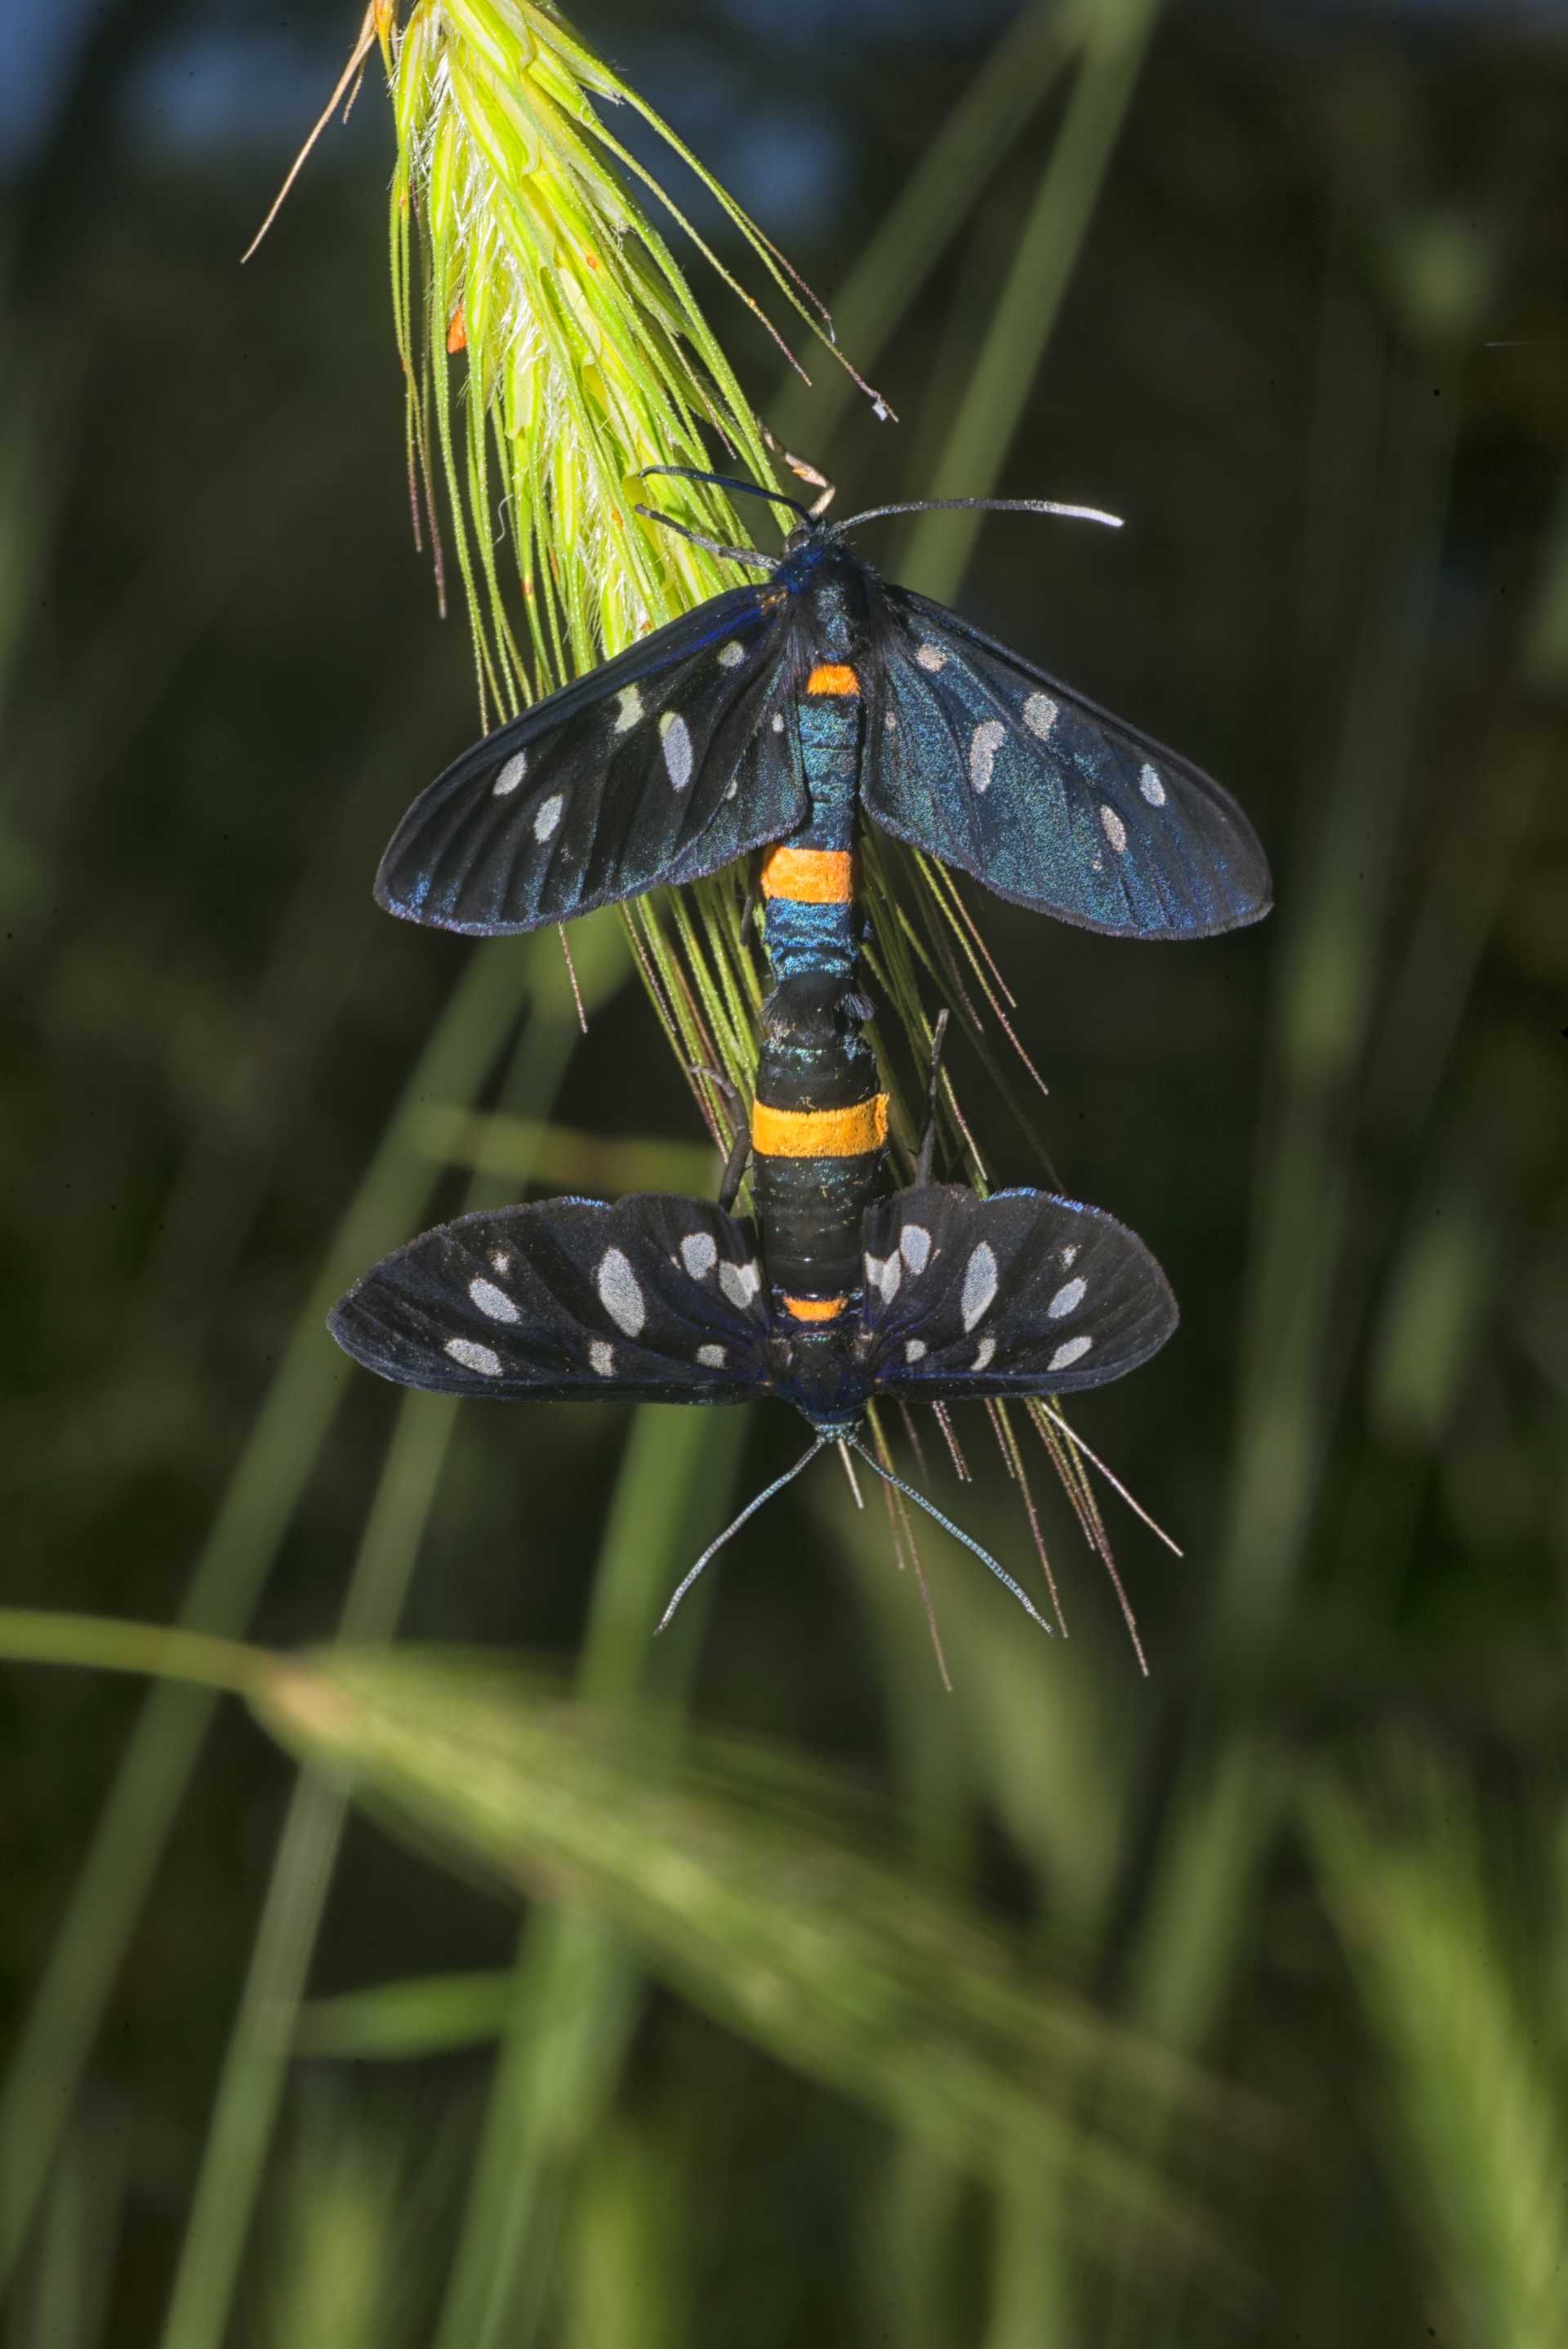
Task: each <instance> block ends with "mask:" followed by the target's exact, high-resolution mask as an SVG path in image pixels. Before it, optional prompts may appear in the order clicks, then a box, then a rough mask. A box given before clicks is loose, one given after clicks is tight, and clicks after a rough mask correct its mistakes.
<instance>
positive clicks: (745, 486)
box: [637, 450, 826, 522]
mask: <svg viewBox="0 0 1568 2349" xmlns="http://www.w3.org/2000/svg"><path fill="white" fill-rule="evenodd" d="M784 455H785V457H786V458H787V459H788V460H789V463H790V464H793V463H794V461H795V460H794V459H793V458H792V457H790V456H789V450H785V451H784ZM655 473H668V474H673V475H674V477H675V479H676V481H711V482H712V483H713V485H714V487H715V488H716V489H719V490H738V491H740V492H742V494H743V495H744V496H746V497H748V498H769V499H771V501H772V502H773V503H774V504H775V505H776V506H788V507H789V511H790V512H791V513H798V514H799V517H800V519H801V521H802V522H810V519H811V512H810V508H809V507H806V506H803V505H802V504H801V503H800V501H799V498H791V497H787V496H786V495H785V493H784V492H783V491H782V490H765V489H764V488H763V487H762V484H761V483H760V481H736V480H735V479H734V478H733V476H732V475H730V474H728V473H700V472H698V471H697V470H696V467H695V466H693V465H645V466H644V467H643V470H642V471H641V472H640V473H639V474H638V475H637V479H638V481H649V480H651V479H652V477H653V475H654V474H655ZM806 478H807V480H808V481H817V482H818V483H819V484H820V486H821V487H824V488H825V487H826V483H825V482H823V481H822V479H821V475H820V473H818V474H810V473H809V474H808V475H807V476H806Z"/></svg>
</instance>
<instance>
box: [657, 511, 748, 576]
mask: <svg viewBox="0 0 1568 2349" xmlns="http://www.w3.org/2000/svg"><path fill="white" fill-rule="evenodd" d="M632 512H634V513H640V514H645V515H646V516H647V518H648V520H649V521H650V522H662V523H664V526H665V529H666V530H673V531H674V532H675V533H676V537H677V538H689V539H690V541H691V543H692V544H693V545H694V546H702V547H706V548H707V552H708V553H709V554H721V555H723V556H724V557H725V559H726V560H727V562H730V563H748V564H750V565H751V567H752V569H753V570H754V571H777V570H778V568H779V565H778V564H776V563H775V562H774V560H773V557H772V556H771V555H770V554H758V551H757V549H756V547H754V546H721V545H720V544H719V543H718V541H717V538H709V537H708V535H707V532H706V531H700V530H688V529H687V528H686V524H685V523H684V522H676V518H675V516H674V514H667V513H660V512H659V511H658V509H657V507H656V506H634V507H633V508H632Z"/></svg>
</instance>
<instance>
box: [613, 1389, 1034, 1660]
mask: <svg viewBox="0 0 1568 2349" xmlns="http://www.w3.org/2000/svg"><path fill="white" fill-rule="evenodd" d="M830 1440H831V1439H830V1437H828V1436H826V1435H819V1436H818V1438H817V1441H816V1442H815V1444H812V1446H811V1449H810V1452H804V1453H802V1454H801V1455H800V1457H799V1460H797V1461H796V1463H795V1465H794V1466H793V1468H786V1469H785V1471H784V1474H783V1475H782V1476H775V1478H774V1479H773V1482H772V1483H771V1485H769V1486H768V1487H767V1488H766V1490H765V1491H763V1492H760V1493H758V1495H756V1496H755V1498H754V1499H752V1500H749V1501H748V1503H747V1504H746V1506H745V1507H744V1508H743V1509H742V1511H741V1512H740V1515H739V1516H738V1517H737V1518H736V1519H735V1520H734V1522H733V1523H732V1524H730V1525H727V1526H726V1527H725V1529H724V1531H723V1532H722V1533H721V1534H720V1535H719V1537H718V1539H717V1541H710V1542H709V1544H708V1546H707V1548H706V1549H705V1550H704V1552H703V1554H702V1556H701V1557H699V1558H698V1560H697V1562H696V1565H695V1566H694V1567H693V1568H692V1569H691V1571H690V1573H689V1574H687V1575H686V1576H685V1577H684V1578H683V1579H682V1581H681V1583H680V1586H679V1588H677V1589H676V1594H675V1597H674V1598H673V1599H671V1600H670V1603H669V1605H668V1606H667V1607H666V1608H665V1611H664V1613H663V1614H662V1615H661V1616H660V1617H659V1619H658V1621H657V1622H656V1623H655V1626H654V1636H655V1639H656V1638H657V1637H658V1635H659V1633H660V1632H661V1631H662V1630H664V1629H665V1625H666V1624H667V1623H668V1622H669V1621H670V1619H671V1618H672V1617H673V1616H674V1614H675V1611H676V1608H677V1607H678V1606H679V1605H680V1603H681V1600H682V1599H684V1598H685V1597H686V1592H687V1591H688V1590H689V1589H690V1588H691V1587H692V1584H693V1583H694V1582H695V1581H696V1578H697V1576H698V1575H699V1574H700V1573H701V1572H702V1570H703V1568H704V1567H705V1566H706V1565H707V1562H708V1559H709V1558H710V1557H717V1555H718V1553H719V1551H720V1550H721V1549H722V1548H723V1547H724V1545H725V1543H726V1542H727V1541H728V1539H729V1538H730V1537H731V1535H732V1534H738V1532H739V1531H740V1528H741V1526H743V1525H744V1524H745V1523H746V1520H747V1518H748V1517H754V1516H756V1515H757V1512H758V1509H760V1508H764V1507H765V1506H767V1504H768V1503H769V1501H770V1500H771V1499H772V1498H773V1495H774V1494H775V1493H781V1492H782V1491H783V1490H784V1487H785V1485H792V1484H793V1483H794V1482H795V1479H796V1477H797V1476H798V1475H799V1474H800V1471H801V1470H802V1468H809V1467H810V1464H811V1463H812V1461H813V1460H815V1458H816V1456H817V1454H818V1453H819V1452H822V1451H825V1450H826V1448H827V1446H828V1444H829V1443H830ZM858 1448H859V1447H858V1446H857V1449H858ZM960 1539H962V1536H960ZM997 1572H998V1573H1000V1572H1001V1568H997ZM1004 1579H1005V1578H1004ZM1018 1596H1019V1597H1020V1598H1021V1599H1022V1598H1023V1592H1022V1591H1020V1592H1019V1593H1018ZM1024 1604H1025V1605H1026V1606H1027V1605H1028V1601H1027V1599H1025V1600H1024Z"/></svg>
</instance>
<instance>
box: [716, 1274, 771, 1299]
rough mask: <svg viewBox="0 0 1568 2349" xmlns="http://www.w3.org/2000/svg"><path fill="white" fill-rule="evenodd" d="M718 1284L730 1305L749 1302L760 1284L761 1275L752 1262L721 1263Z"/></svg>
mask: <svg viewBox="0 0 1568 2349" xmlns="http://www.w3.org/2000/svg"><path fill="white" fill-rule="evenodd" d="M718 1285H719V1287H720V1288H722V1289H723V1291H724V1293H725V1295H726V1296H727V1298H728V1299H729V1301H730V1303H731V1304H732V1305H738V1306H741V1307H745V1306H748V1305H749V1304H750V1302H751V1300H752V1299H753V1298H754V1297H755V1296H756V1294H757V1292H758V1289H759V1288H761V1286H762V1275H761V1274H760V1273H759V1272H758V1269H757V1267H756V1266H755V1265H754V1264H721V1265H720V1266H719V1268H718Z"/></svg>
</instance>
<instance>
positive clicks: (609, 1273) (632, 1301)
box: [593, 1247, 648, 1338]
mask: <svg viewBox="0 0 1568 2349" xmlns="http://www.w3.org/2000/svg"><path fill="white" fill-rule="evenodd" d="M593 1286H594V1287H595V1288H597V1290H598V1291H599V1302H600V1304H601V1305H602V1306H603V1308H604V1310H605V1312H606V1313H607V1314H608V1315H609V1316H610V1319H611V1320H612V1321H613V1322H614V1324H615V1327H616V1329H617V1330H624V1331H625V1333H626V1335H627V1337H628V1338H634V1337H635V1336H636V1334H637V1332H638V1330H640V1329H641V1328H642V1326H643V1324H644V1322H645V1320H646V1319H647V1318H648V1309H647V1307H646V1306H645V1304H644V1302H643V1292H642V1288H641V1287H640V1285H639V1283H638V1280H637V1276H636V1274H635V1273H634V1271H633V1270H632V1268H631V1266H630V1264H629V1263H628V1262H627V1260H626V1258H625V1257H624V1256H623V1255H622V1253H621V1251H620V1249H619V1248H618V1247H613V1248H606V1249H605V1251H604V1253H603V1256H602V1257H600V1259H599V1269H598V1271H597V1272H596V1273H595V1274H594V1275H593Z"/></svg>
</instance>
